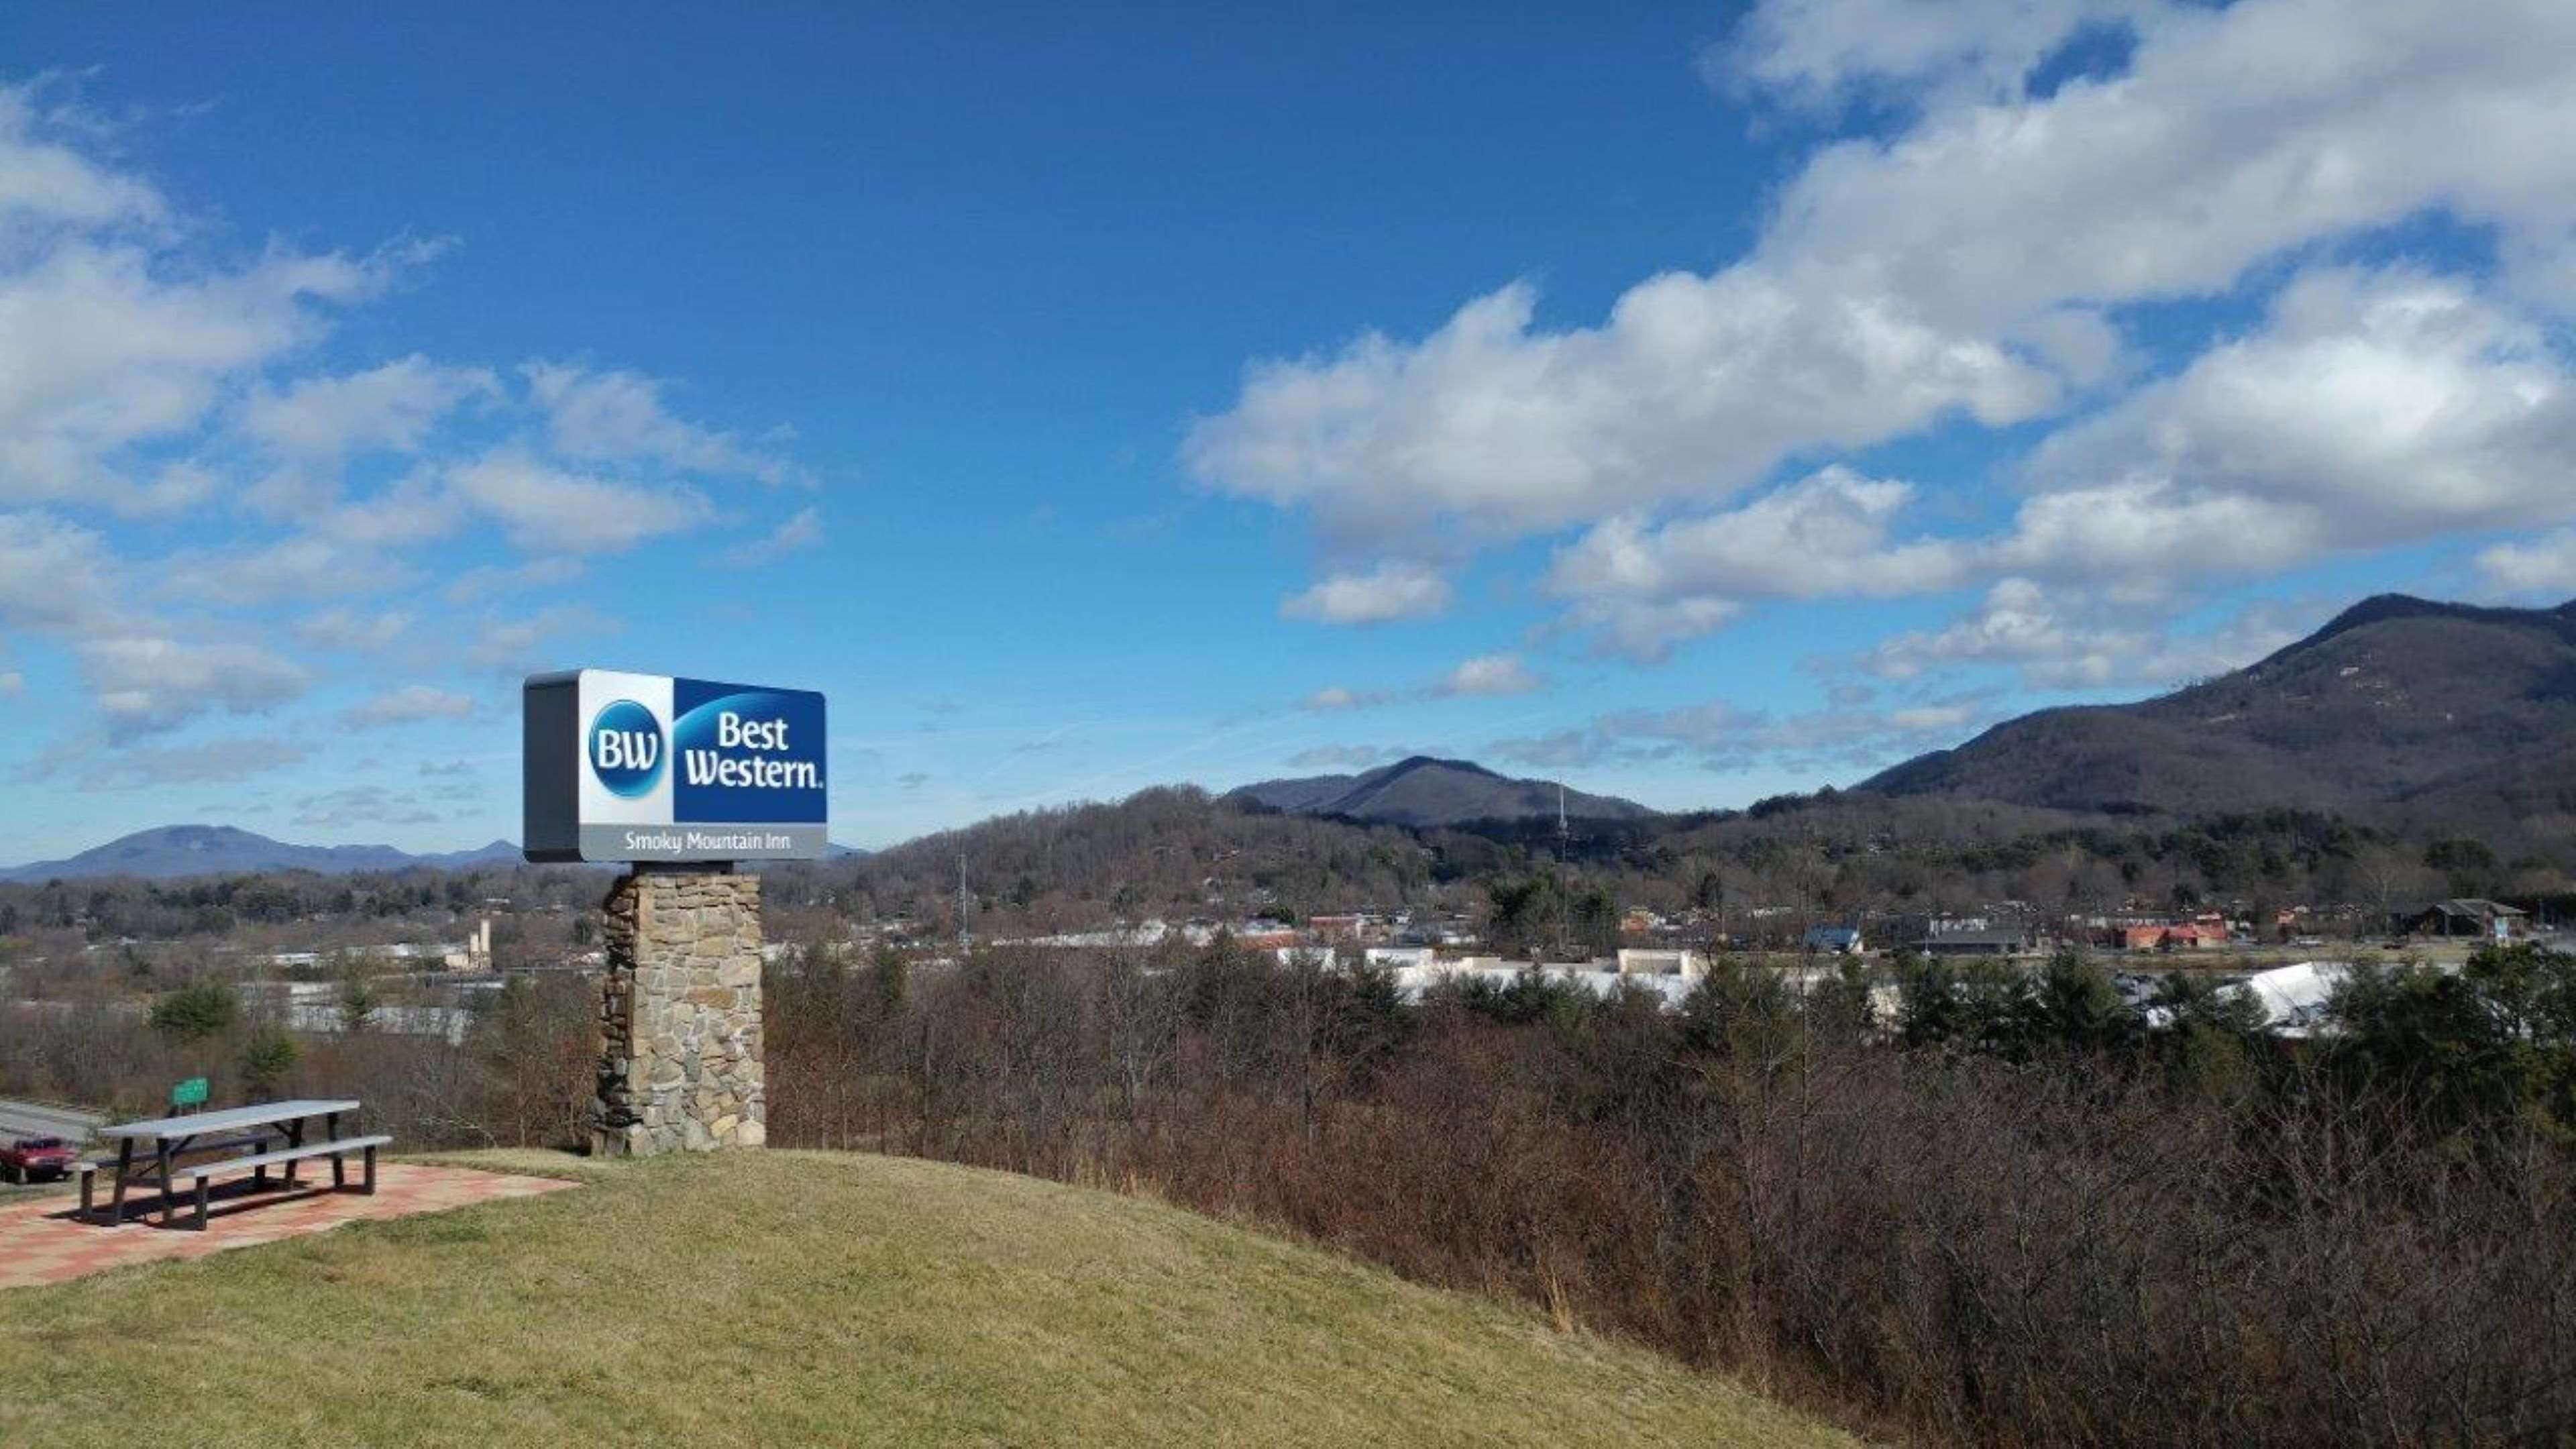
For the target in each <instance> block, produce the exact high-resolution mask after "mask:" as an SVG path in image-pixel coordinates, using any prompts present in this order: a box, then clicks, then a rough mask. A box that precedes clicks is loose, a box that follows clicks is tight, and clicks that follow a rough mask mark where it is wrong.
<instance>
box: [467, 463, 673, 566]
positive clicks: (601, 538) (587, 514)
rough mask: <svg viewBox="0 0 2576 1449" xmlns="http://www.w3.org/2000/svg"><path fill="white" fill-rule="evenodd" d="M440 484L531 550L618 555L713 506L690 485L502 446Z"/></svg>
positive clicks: (669, 531)
mask: <svg viewBox="0 0 2576 1449" xmlns="http://www.w3.org/2000/svg"><path fill="white" fill-rule="evenodd" d="M447 483H448V486H449V487H451V488H453V489H454V490H455V492H456V496H457V497H458V498H460V499H462V500H463V501H464V502H465V503H467V504H468V505H470V506H471V507H473V508H474V509H475V510H476V511H477V512H480V513H482V514H484V515H485V516H487V517H489V518H491V519H492V520H493V521H494V522H495V523H497V524H499V525H500V527H501V531H502V533H503V535H504V536H505V537H507V538H508V539H509V541H510V543H511V544H512V546H513V547H516V548H520V549H524V550H527V551H529V552H532V553H568V554H584V553H622V552H624V551H625V550H627V549H630V548H633V547H635V546H636V545H637V544H639V543H643V542H645V541H646V540H648V539H652V538H658V537H661V536H662V535H665V534H671V533H678V532H680V531H682V530H683V529H689V528H694V527H697V526H698V525H700V524H702V523H704V522H706V521H707V520H708V519H709V518H710V517H712V516H713V514H714V512H715V510H714V507H713V505H711V504H710V503H709V502H708V501H707V498H706V495H704V494H702V493H699V492H698V491H697V490H695V489H693V488H688V487H685V486H680V485H667V486H655V485H648V484H633V483H627V482H623V481H620V480H618V479H614V478H608V477H601V476H594V475H590V474H583V473H575V472H571V471H568V470H566V469H562V468H558V467H555V466H554V465H552V464H549V463H546V462H544V461H542V460H540V459H538V458H536V457H534V456H532V455H530V454H528V453H526V452H523V451H520V450H518V449H516V448H502V449H499V450H496V451H494V452H491V453H487V454H485V455H484V456H482V457H480V458H476V459H474V460H473V461H471V462H467V463H462V464H459V465H457V466H456V467H454V468H451V469H450V470H448V473H447Z"/></svg>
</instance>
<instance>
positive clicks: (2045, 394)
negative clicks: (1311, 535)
mask: <svg viewBox="0 0 2576 1449" xmlns="http://www.w3.org/2000/svg"><path fill="white" fill-rule="evenodd" d="M1536 300H1537V297H1536V292H1535V291H1534V289H1532V288H1531V287H1529V286H1527V285H1526V284H1515V285H1513V286H1509V287H1506V288H1504V289H1502V290H1501V291H1498V292H1495V293H1493V294H1491V295H1489V296H1487V297H1484V298H1481V299H1479V300H1477V301H1475V302H1471V303H1469V304H1468V305H1467V306H1466V307H1464V308H1462V309H1460V311H1459V312H1458V314H1457V315H1456V316H1455V317H1453V318H1451V319H1450V321H1449V322H1448V323H1447V324H1446V325H1445V326H1443V327H1442V328H1441V329H1440V330H1439V331H1438V332H1435V333H1433V334H1432V335H1431V336H1430V337H1428V338H1426V339H1424V340H1423V341H1422V342H1420V343H1419V344H1414V345H1406V344H1402V343H1398V342H1395V341H1393V340H1391V339H1388V338H1385V337H1379V336H1370V337H1366V338H1363V339H1361V340H1360V341H1359V342H1356V343H1354V344H1352V345H1351V346H1350V347H1348V348H1347V349H1345V350H1344V351H1342V352H1341V353H1340V354H1338V355H1336V356H1334V357H1331V358H1312V359H1306V360H1303V361H1296V362H1277V363H1264V364H1260V365H1257V366H1255V367H1254V368H1253V369H1252V370H1251V371H1250V373H1249V374H1248V375H1247V377H1246V379H1245V382H1244V386H1243V393H1242V396H1241V397H1240V399H1239V400H1238V401H1237V403H1236V405H1235V407H1234V408H1233V409H1232V410H1231V411H1229V412H1227V413H1224V414H1221V415H1219V416H1217V417H1214V418H1208V419H1203V420H1201V421H1200V422H1199V423H1198V424H1196V425H1195V426H1194V427H1193V428H1192V430H1191V432H1190V435H1189V439H1188V442H1187V444H1186V446H1185V449H1184V461H1185V462H1186V464H1187V466H1188V467H1189V469H1190V471H1191V472H1192V473H1193V474H1194V475H1195V476H1196V477H1198V478H1199V479H1200V480H1201V481H1202V482H1204V483H1206V484H1207V485H1209V486H1211V487H1214V488H1218V489H1221V490H1223V491H1225V492H1229V493H1234V494H1238V495H1241V496H1245V497H1251V498H1257V499H1261V500H1263V501H1266V502H1270V503H1274V504H1278V505H1281V506H1283V507H1289V506H1302V507H1306V508H1309V509H1311V510H1312V511H1313V512H1314V513H1315V515H1316V516H1317V518H1318V519H1319V521H1320V522H1321V523H1322V525H1323V526H1324V528H1325V529H1326V531H1327V533H1328V534H1329V535H1331V536H1332V537H1334V538H1336V539H1339V540H1345V541H1357V540H1367V539H1375V538H1386V537H1397V538H1425V537H1430V536H1433V535H1436V534H1440V533H1446V532H1450V531H1459V532H1463V533H1464V534H1466V535H1467V536H1468V537H1470V538H1473V539H1477V540H1482V541H1495V540H1502V539H1509V538H1514V537H1519V536H1522V535H1525V534H1530V533H1542V532H1548V531H1552V530H1555V529H1559V528H1563V527H1566V526H1568V525H1571V524H1576V523H1581V522H1584V521H1586V520H1589V519H1593V518H1598V517H1601V516H1603V515H1604V514H1608V513H1614V512H1618V511H1621V510H1628V509H1637V508H1645V507H1650V506H1653V505H1659V504H1667V503H1671V502H1674V501H1677V500H1682V499H1693V498H1705V497H1709V496H1713V495H1723V494H1725V493H1728V492H1732V491H1734V490H1737V489H1741V488H1743V487H1745V486H1746V485H1748V484H1751V483H1753V482H1755V481H1757V480H1759V479H1760V478H1761V477H1762V476H1763V475H1764V474H1765V473H1767V472H1769V471H1770V469H1771V468H1772V467H1774V466H1775V465H1777V464H1778V463H1779V462H1780V460H1781V459H1783V458H1784V457H1786V456H1788V455H1789V454H1790V453H1792V452H1793V451H1796V450H1799V449H1802V448H1807V447H1813V446H1817V445H1820V444H1835V445H1841V446H1859V445H1862V444H1866V443H1871V442H1875V441H1878V440H1881V439H1884V438H1887V437H1890V436H1893V435H1895V434H1898V433H1902V432H1906V431H1911V430H1912V429H1915V428H1918V427H1922V426H1924V425H1927V424H1929V423H1931V422H1933V421H1935V420H1936V419H1939V418H1941V417H1943V416H1945V415H1947V414H1949V413H1952V412H1963V413H1967V414H1970V415H1973V416H1975V417H1977V418H1979V419H1980V420H1982V421H1985V422H1988V423H1997V424H2000V423H2009V422H2018V421H2020V420H2022V419H2025V418H2029V417H2032V416H2035V415H2037V414H2038V413H2040V412H2042V411H2044V410H2046V409H2047V408H2048V407H2050V406H2053V405H2054V403H2055V402H2056V399H2057V388H2056V385H2055V384H2054V383H2053V382H2052V380H2051V379H2050V378H2049V377H2048V376H2047V375H2046V374H2045V373H2043V372H2042V371H2040V370H2039V369H2037V368H2035V367H2032V366H2030V365H2028V364H2026V363H2024V362H2022V361H2020V360H2018V359H2016V358H2014V357H2013V356H2011V355H2010V354H2009V353H2008V352H2007V351H2006V350H2005V349H2004V348H2002V347H2000V346H1998V345H1996V344H1994V343H1991V342H1985V341H1981V340H1979V339H1976V338H1971V337H1966V336H1960V335H1943V334H1941V333H1939V332H1936V331H1934V330H1933V329H1930V328H1928V327H1925V326H1923V325H1922V324H1921V323H1920V322H1919V321H1918V320H1917V319H1915V318H1914V317H1912V316H1910V315H1908V314H1907V312H1906V311H1905V309H1903V308H1902V307H1899V306H1896V305H1893V304H1892V303H1891V302H1890V301H1889V300H1888V299H1886V298H1884V297H1882V296H1878V295H1873V294H1857V293H1849V292H1840V291H1836V290H1834V289H1828V288H1818V289H1815V290H1814V291H1813V292H1812V293H1802V292H1801V291H1799V290H1796V289H1793V288H1791V287H1789V286H1786V285H1784V284H1783V282H1782V281H1781V280H1780V279H1779V278H1777V277H1774V276H1772V275H1769V274H1768V273H1766V272H1762V271H1759V270H1754V269H1737V270H1733V271H1728V272H1722V273H1719V274H1717V275H1716V276H1712V277H1695V276H1686V275H1681V274H1670V275H1666V276H1662V277H1657V278H1654V279H1652V280H1650V281H1646V282H1643V283H1640V284H1639V285H1638V286H1637V287H1636V288H1635V289H1633V290H1632V291H1630V292H1629V293H1628V294H1627V295H1626V296H1625V297H1622V298H1621V299H1620V300H1619V303H1618V305H1617V306H1616V307H1614V308H1613V309H1612V312H1611V317H1610V320H1609V321H1608V322H1607V323H1606V324H1604V325H1603V326H1601V327H1599V328H1593V329H1579V330H1575V331H1570V332H1542V331H1537V330H1534V328H1533V322H1532V314H1533V310H1534V308H1535V305H1536Z"/></svg>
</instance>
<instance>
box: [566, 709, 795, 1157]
mask: <svg viewBox="0 0 2576 1449" xmlns="http://www.w3.org/2000/svg"><path fill="white" fill-rule="evenodd" d="M524 700H525V706H526V720H525V729H526V744H527V752H526V758H525V760H524V762H523V766H522V768H523V771H524V776H525V780H526V799H525V812H526V832H527V833H526V836H525V844H524V845H523V846H522V849H524V850H525V851H526V852H527V857H528V859H530V860H534V861H623V862H627V863H628V864H629V865H630V869H629V870H628V871H627V872H626V874H624V875H623V876H620V877H619V878H618V881H617V884H616V885H615V886H613V887H611V888H610V889H609V892H608V899H607V900H606V901H605V902H603V903H602V905H601V908H600V910H601V918H602V930H601V937H602V940H603V944H604V945H605V947H606V950H605V952H604V957H605V959H604V961H603V963H602V965H603V967H604V969H603V970H602V971H601V972H600V977H599V1022H600V1055H599V1071H598V1088H597V1095H596V1096H595V1097H594V1098H593V1101H592V1107H591V1132H590V1145H591V1151H592V1152H593V1153H595V1154H598V1155H601V1156H610V1157H641V1156H650V1155H653V1154H657V1153H664V1152H694V1151H709V1150H713V1149H717V1148H729V1147H758V1146H761V1145H762V1144H763V1143H765V1142H766V1141H767V1140H768V1119H769V1101H768V1088H767V1084H766V1076H767V1073H766V1068H765V1067H764V1065H763V1063H762V1060H761V1041H762V1029H761V1013H760V988H761V962H762V955H761V932H760V878H759V877H758V876H755V875H737V874H735V873H734V863H735V862H737V861H743V860H816V859H819V858H821V857H822V855H823V854H824V852H825V851H826V850H827V849H828V848H829V846H828V845H827V843H826V832H827V831H828V830H829V829H830V820H831V814H830V808H829V804H830V802H829V795H828V793H827V790H826V782H825V779H824V743H825V742H824V735H823V696H821V695H819V694H816V693H814V692H813V691H811V690H804V689H778V688H772V687H769V686H765V685H750V684H719V683H716V682H714V681H712V680H705V679H675V678H672V677H670V676H668V675H661V674H623V673H618V672H615V671H612V670H605V669H581V670H574V671H571V672H569V673H563V674H539V675H534V676H532V677H530V678H529V680H528V682H527V689H526V692H525V695H524Z"/></svg>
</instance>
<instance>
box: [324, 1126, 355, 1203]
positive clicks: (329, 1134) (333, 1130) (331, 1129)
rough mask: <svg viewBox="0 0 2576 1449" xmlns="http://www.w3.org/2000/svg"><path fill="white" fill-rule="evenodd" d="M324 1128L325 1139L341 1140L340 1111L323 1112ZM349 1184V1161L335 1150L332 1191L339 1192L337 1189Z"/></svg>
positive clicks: (332, 1155)
mask: <svg viewBox="0 0 2576 1449" xmlns="http://www.w3.org/2000/svg"><path fill="white" fill-rule="evenodd" d="M322 1130H323V1132H324V1133H325V1134H326V1138H325V1140H327V1141H331V1142H337V1141H339V1140H340V1114H339V1113H337V1112H325V1113H323V1114H322ZM348 1185H349V1165H348V1163H347V1162H345V1161H343V1160H342V1158H341V1156H340V1154H339V1153H337V1152H334V1153H332V1154H331V1189H332V1191H334V1192H337V1191H339V1190H340V1189H341V1188H344V1187H347V1186H348Z"/></svg>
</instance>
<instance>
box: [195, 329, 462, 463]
mask: <svg viewBox="0 0 2576 1449" xmlns="http://www.w3.org/2000/svg"><path fill="white" fill-rule="evenodd" d="M499 387H500V383H499V380H498V379H496V378H495V377H494V376H493V375H492V373H491V372H490V371H489V370H488V369H485V368H479V367H445V366H441V365H439V364H438V363H435V362H432V361H430V360H429V359H428V358H427V357H424V356H422V355H421V354H419V353H413V354H412V355H411V356H409V357H405V358H402V359H400V360H398V361H395V362H388V363H386V364H385V365H383V366H382V367H377V368H371V369H369V370H368V371H365V372H358V373H351V374H349V375H347V376H343V377H309V378H303V379H299V380H298V381H296V382H294V383H291V384H289V385H288V386H286V387H285V388H282V389H274V388H262V389H261V390H259V391H258V392H257V393H255V394H254V395H253V396H252V397H251V399H250V400H249V402H247V403H246V404H244V405H243V408H242V430H243V431H244V432H246V433H248V434H249V435H250V436H251V437H253V438H256V439H258V440H259V441H261V442H263V443H266V444H268V445H269V446H271V447H274V448H276V449H278V450H280V451H282V452H286V453H290V454H296V455H302V456H307V457H322V458H333V457H337V456H339V455H340V454H343V453H347V452H352V451H357V450H362V449H367V448H392V449H397V450H401V451H404V452H409V451H412V450H414V449H416V448H418V447H419V446H420V444H421V442H422V440H423V439H425V438H426V437H427V436H428V434H429V430H430V429H431V428H432V427H434V426H435V425H436V424H437V423H438V421H439V420H440V419H441V418H443V417H445V416H446V415H447V414H448V412H449V411H450V410H452V409H454V408H455V407H456V406H457V405H458V404H459V403H462V402H464V401H465V400H466V399H468V398H472V397H477V396H486V395H489V394H492V393H494V392H496V391H498V390H499Z"/></svg>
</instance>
